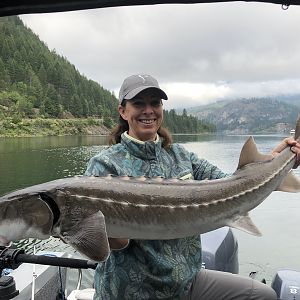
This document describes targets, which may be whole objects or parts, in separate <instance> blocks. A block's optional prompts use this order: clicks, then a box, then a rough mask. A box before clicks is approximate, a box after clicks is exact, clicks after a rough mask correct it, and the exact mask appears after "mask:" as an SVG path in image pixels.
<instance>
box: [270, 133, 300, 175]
mask: <svg viewBox="0 0 300 300" xmlns="http://www.w3.org/2000/svg"><path fill="white" fill-rule="evenodd" d="M286 147H291V151H292V152H294V153H295V154H296V162H295V164H294V166H293V169H296V168H297V167H299V165H300V143H298V142H297V141H296V140H295V139H294V138H292V137H290V138H285V139H284V140H283V141H282V142H281V143H280V144H279V145H277V146H276V147H275V148H274V149H273V150H272V155H274V156H276V155H278V154H279V153H280V152H281V151H282V150H283V149H285V148H286Z"/></svg>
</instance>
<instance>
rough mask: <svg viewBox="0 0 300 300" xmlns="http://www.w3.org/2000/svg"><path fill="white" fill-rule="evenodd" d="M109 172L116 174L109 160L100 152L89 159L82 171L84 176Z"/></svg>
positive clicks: (107, 173)
mask: <svg viewBox="0 0 300 300" xmlns="http://www.w3.org/2000/svg"><path fill="white" fill-rule="evenodd" d="M109 174H111V175H118V174H117V171H116V169H115V167H114V165H113V164H112V163H111V160H110V159H109V158H108V157H107V156H105V155H101V153H100V154H98V155H96V156H94V157H92V158H91V159H90V161H89V163H88V165H87V169H86V171H85V173H84V175H85V176H107V175H109Z"/></svg>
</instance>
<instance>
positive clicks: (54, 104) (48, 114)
mask: <svg viewBox="0 0 300 300" xmlns="http://www.w3.org/2000/svg"><path fill="white" fill-rule="evenodd" d="M117 104H118V101H117V99H116V97H115V95H114V94H113V93H112V92H110V91H109V90H107V89H105V88H103V87H102V86H100V85H99V84H98V83H97V82H95V81H93V80H89V79H87V78H86V77H85V76H83V75H81V74H80V72H79V71H78V70H77V69H76V67H75V66H74V65H72V64H71V63H70V62H69V61H68V60H67V59H66V58H65V57H62V56H61V55H58V54H57V53H56V52H55V50H52V51H50V50H49V49H48V47H47V45H46V44H45V43H44V42H42V41H41V40H40V39H39V37H38V36H37V35H35V34H34V33H33V32H32V31H31V29H29V28H27V27H26V26H24V24H23V22H22V20H21V19H20V18H19V17H17V16H12V17H4V18H0V123H1V124H0V125H1V126H0V136H1V135H2V136H3V135H4V136H5V135H9V136H12V135H13V136H18V135H24V134H25V135H34V134H35V132H36V134H41V133H42V132H44V133H45V134H51V132H52V134H64V132H65V129H64V128H62V127H70V126H71V127H72V128H69V129H68V130H67V134H72V133H80V132H81V130H82V128H83V127H84V126H87V125H86V124H89V125H90V126H91V125H95V126H99V125H101V124H103V125H105V126H106V127H108V128H111V127H112V126H113V125H114V124H115V122H116V121H117V119H118V116H119V115H118V112H117V109H116V107H117ZM87 117H89V121H88V122H79V123H78V122H77V123H76V122H69V121H68V122H65V123H63V122H52V121H51V119H55V118H56V119H73V118H81V119H82V118H87ZM93 118H95V119H96V121H95V120H93ZM24 119H26V121H23V120H24ZM35 119H39V121H38V122H36V121H30V120H35ZM1 120H2V121H1ZM42 120H45V122H43V121H42ZM99 122H100V123H99ZM165 123H166V126H167V127H168V128H169V130H170V131H171V132H173V133H178V132H193V133H195V132H203V131H212V130H214V126H211V125H209V124H206V123H203V122H201V121H199V120H198V119H196V118H195V117H192V116H188V115H186V114H185V115H184V116H179V115H177V114H176V113H175V111H171V112H170V113H169V112H166V118H165ZM38 124H40V125H41V126H44V127H45V128H44V129H42V130H38V126H39V125H38ZM46 129H47V130H46ZM24 132H25V133H24Z"/></svg>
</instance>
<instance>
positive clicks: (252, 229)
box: [228, 214, 262, 236]
mask: <svg viewBox="0 0 300 300" xmlns="http://www.w3.org/2000/svg"><path fill="white" fill-rule="evenodd" d="M228 226H230V227H233V228H236V229H240V230H242V231H245V232H247V233H250V234H252V235H256V236H261V235H262V234H261V232H260V231H259V229H258V228H257V227H256V226H255V224H254V223H253V222H252V220H251V218H250V217H249V215H248V214H247V215H245V216H240V217H239V218H238V219H237V220H234V221H233V222H231V223H229V224H228Z"/></svg>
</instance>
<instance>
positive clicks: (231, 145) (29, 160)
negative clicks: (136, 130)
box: [0, 135, 300, 285]
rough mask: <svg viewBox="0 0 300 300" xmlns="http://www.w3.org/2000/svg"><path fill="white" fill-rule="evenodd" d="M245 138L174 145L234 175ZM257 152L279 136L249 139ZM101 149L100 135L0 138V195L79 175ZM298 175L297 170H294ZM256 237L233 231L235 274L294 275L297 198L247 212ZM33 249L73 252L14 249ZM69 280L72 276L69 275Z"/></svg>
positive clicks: (299, 238)
mask: <svg viewBox="0 0 300 300" xmlns="http://www.w3.org/2000/svg"><path fill="white" fill-rule="evenodd" d="M246 138H247V136H236V135H235V136H228V135H227V136H224V135H204V136H202V135H178V136H174V140H175V141H176V142H179V143H182V144H183V145H184V147H185V148H186V149H188V150H189V151H193V152H195V153H196V154H198V156H199V157H204V158H206V159H208V160H209V161H210V162H211V163H213V164H215V165H217V166H218V167H220V168H221V169H222V170H223V171H225V172H228V173H231V172H234V171H235V169H236V166H237V163H238V159H239V153H240V150H241V147H242V145H243V143H244V142H245V140H246ZM254 138H255V141H256V143H257V145H258V148H259V150H260V151H261V152H263V153H268V152H270V150H271V149H272V148H273V147H274V146H275V145H276V144H278V142H279V141H280V140H282V138H283V136H279V135H265V136H262V135H260V136H254ZM106 145H107V138H106V137H103V136H68V137H42V138H41V137H34V138H0V195H3V194H4V193H6V192H9V191H12V190H15V189H18V188H22V187H27V186H30V185H34V184H38V183H42V182H46V181H50V180H53V179H57V178H62V177H69V176H73V175H78V174H82V173H83V172H84V170H85V168H86V165H87V162H88V160H89V158H90V157H92V156H93V155H95V154H96V153H98V152H99V151H101V149H103V148H104V147H106ZM296 174H297V175H298V176H300V168H299V169H298V170H296ZM250 215H251V218H252V220H253V221H254V223H255V224H256V225H257V227H258V228H259V229H260V231H261V232H262V233H263V236H262V237H254V236H251V235H249V234H246V233H244V232H241V231H238V230H234V233H235V235H236V237H237V240H238V243H239V262H240V274H243V275H248V274H249V273H250V272H251V271H258V272H259V275H258V276H259V278H263V277H264V278H266V279H267V282H268V283H270V282H271V280H272V278H273V276H274V274H275V273H276V270H278V269H280V268H292V269H296V270H300V230H299V220H300V195H299V194H287V193H282V192H274V193H272V195H271V196H269V197H268V198H267V199H266V200H265V201H264V202H263V203H262V204H261V205H260V206H258V207H257V208H256V209H254V210H253V211H252V212H251V213H250ZM33 244H35V245H36V247H37V250H53V249H55V251H69V252H73V249H71V248H70V247H69V246H67V245H65V244H63V243H62V242H60V241H59V240H58V239H53V238H51V239H49V240H46V241H36V240H32V239H31V240H23V241H21V242H19V243H18V246H19V247H23V248H25V249H26V250H27V253H31V252H32V247H33ZM84 276H85V282H86V284H87V285H88V284H89V283H91V282H92V277H93V274H92V271H88V272H85V275H84ZM71 277H72V278H73V279H72V280H74V281H75V277H76V276H75V275H74V276H71Z"/></svg>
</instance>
